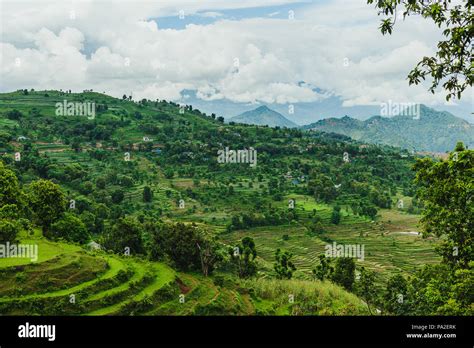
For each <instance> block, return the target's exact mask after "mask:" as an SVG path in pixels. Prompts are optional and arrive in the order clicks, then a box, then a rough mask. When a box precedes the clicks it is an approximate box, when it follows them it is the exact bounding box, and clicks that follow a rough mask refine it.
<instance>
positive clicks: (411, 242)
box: [222, 206, 439, 281]
mask: <svg viewBox="0 0 474 348" xmlns="http://www.w3.org/2000/svg"><path fill="white" fill-rule="evenodd" d="M316 209H317V212H318V215H320V214H321V215H322V216H323V220H324V219H329V217H328V209H325V208H324V207H322V206H318V207H317V208H316ZM305 211H307V210H305ZM342 215H343V217H342V220H341V223H340V224H339V225H331V224H325V229H326V232H325V233H323V234H321V235H317V236H311V235H309V234H308V230H307V228H306V227H304V226H303V225H301V224H292V225H287V226H265V227H257V228H251V229H248V230H240V231H235V232H231V233H226V234H223V235H222V238H223V239H224V240H225V241H226V242H228V243H230V244H232V243H237V242H238V241H239V240H241V239H242V238H243V237H245V236H249V237H252V238H253V239H254V240H255V243H256V246H257V251H258V256H259V260H260V261H261V263H262V265H263V267H264V268H266V269H267V270H271V269H272V265H273V262H274V258H275V250H276V249H278V248H280V249H285V250H288V251H290V252H292V253H293V255H294V263H295V265H296V267H297V272H296V273H295V276H300V277H302V278H310V277H311V270H312V269H313V268H314V267H315V266H316V265H317V264H318V261H317V260H318V257H319V255H322V254H324V252H325V246H326V245H327V244H332V243H333V242H336V243H338V244H360V245H364V254H365V257H364V260H363V261H362V260H357V261H356V262H357V265H358V266H364V267H366V268H368V269H371V270H374V271H376V272H377V274H378V275H379V281H382V280H386V279H388V278H389V277H390V276H391V275H393V274H394V273H397V272H402V273H405V274H410V273H412V272H413V271H414V270H415V268H420V267H421V266H422V265H425V264H431V263H438V262H439V257H438V256H437V254H436V253H435V251H434V247H435V245H436V242H437V241H436V239H433V238H426V239H424V238H423V237H422V236H421V234H419V235H418V234H415V233H413V232H417V231H418V227H417V221H418V217H417V216H415V215H408V214H405V213H403V212H399V211H396V210H382V211H381V212H380V215H381V216H380V218H379V219H378V221H377V222H371V221H368V220H364V219H361V218H359V217H357V216H354V215H351V214H348V213H345V212H344V211H343V212H342ZM410 232H412V233H410ZM284 235H288V237H289V238H288V240H285V239H284V238H283V236H284Z"/></svg>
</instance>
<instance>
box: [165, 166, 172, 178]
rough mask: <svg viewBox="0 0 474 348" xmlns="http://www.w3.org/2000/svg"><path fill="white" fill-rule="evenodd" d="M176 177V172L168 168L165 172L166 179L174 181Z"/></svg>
mask: <svg viewBox="0 0 474 348" xmlns="http://www.w3.org/2000/svg"><path fill="white" fill-rule="evenodd" d="M173 176H174V171H173V169H171V168H168V169H166V170H165V178H166V179H172V178H173Z"/></svg>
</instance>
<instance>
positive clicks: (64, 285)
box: [0, 237, 175, 315]
mask: <svg viewBox="0 0 474 348" xmlns="http://www.w3.org/2000/svg"><path fill="white" fill-rule="evenodd" d="M21 243H22V244H25V243H29V244H37V245H38V250H39V257H38V261H37V262H34V263H32V262H31V260H29V259H20V258H4V259H0V313H2V314H4V315H7V314H10V315H21V314H25V313H28V314H30V315H34V314H43V315H63V314H86V315H113V314H118V313H119V312H120V313H121V311H123V309H124V308H126V307H127V306H130V305H131V304H133V303H139V302H140V301H143V300H144V299H147V298H148V297H151V296H153V295H154V294H155V293H156V292H157V291H159V290H160V289H161V288H163V287H165V286H167V285H169V284H172V283H174V278H175V272H174V271H173V270H172V269H171V268H169V267H168V266H166V265H165V264H161V263H150V262H144V261H141V260H138V259H135V258H132V257H119V256H116V255H110V254H107V253H104V252H94V253H93V252H87V251H85V250H83V249H81V248H79V247H77V246H74V245H69V244H65V243H53V242H50V241H46V240H45V239H43V238H39V237H36V238H35V237H32V238H29V239H24V240H22V242H21ZM124 314H130V313H124Z"/></svg>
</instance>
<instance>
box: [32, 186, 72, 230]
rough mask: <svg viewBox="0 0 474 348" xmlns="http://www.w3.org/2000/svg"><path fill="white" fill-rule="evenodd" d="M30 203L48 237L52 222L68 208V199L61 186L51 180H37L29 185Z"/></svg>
mask: <svg viewBox="0 0 474 348" xmlns="http://www.w3.org/2000/svg"><path fill="white" fill-rule="evenodd" d="M29 203H30V207H31V209H32V210H33V212H34V215H35V219H36V221H38V223H39V224H40V225H41V227H42V230H43V235H44V236H45V237H48V231H49V228H50V226H51V224H52V223H54V222H56V221H57V220H58V219H59V218H60V217H61V216H62V214H63V212H64V211H65V209H66V199H65V197H64V194H63V192H62V191H61V188H60V187H59V186H58V185H56V184H55V183H53V182H51V181H49V180H37V181H34V182H33V183H31V185H30V186H29Z"/></svg>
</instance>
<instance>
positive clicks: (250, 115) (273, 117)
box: [230, 105, 297, 128]
mask: <svg viewBox="0 0 474 348" xmlns="http://www.w3.org/2000/svg"><path fill="white" fill-rule="evenodd" d="M230 121H231V122H237V123H245V124H254V125H259V126H269V127H287V128H293V127H297V125H296V124H295V123H293V122H292V121H290V120H288V119H287V118H286V117H284V116H283V115H282V114H280V113H278V112H276V111H275V110H272V109H270V108H268V107H267V106H266V105H262V106H259V107H258V108H256V109H254V110H250V111H246V112H244V113H242V114H240V115H237V116H235V117H232V118H231V119H230Z"/></svg>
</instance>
